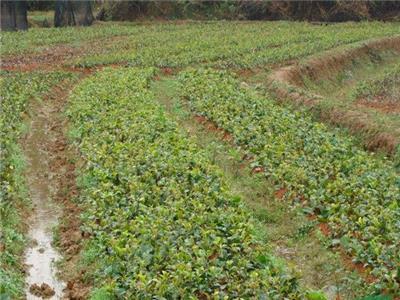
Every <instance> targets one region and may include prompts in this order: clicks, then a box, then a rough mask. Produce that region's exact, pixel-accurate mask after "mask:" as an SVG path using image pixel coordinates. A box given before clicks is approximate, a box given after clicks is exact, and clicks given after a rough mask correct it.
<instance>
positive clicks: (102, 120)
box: [68, 68, 305, 299]
mask: <svg viewBox="0 0 400 300" xmlns="http://www.w3.org/2000/svg"><path fill="white" fill-rule="evenodd" d="M153 74H154V70H153V69H132V68H130V69H125V68H121V69H105V70H103V71H101V72H98V73H96V74H95V75H94V76H91V77H89V78H87V79H84V80H83V81H82V82H81V83H80V84H79V85H78V86H77V87H76V88H75V89H74V91H73V94H72V95H71V98H70V107H69V110H68V116H69V118H70V120H71V123H72V128H71V133H72V135H73V136H74V140H75V143H76V145H77V147H78V149H79V150H80V152H81V155H82V157H83V159H84V162H85V164H84V167H83V168H82V169H81V170H80V172H81V179H80V182H81V198H80V199H81V200H80V201H81V203H82V205H83V206H84V207H85V213H84V217H83V220H84V221H83V222H84V229H85V230H86V231H87V232H88V233H89V234H90V236H91V238H90V240H89V242H88V246H87V247H86V250H85V251H86V253H90V252H91V251H92V252H95V253H98V254H100V255H96V256H95V258H94V259H93V261H92V263H93V264H94V265H95V268H96V272H95V274H96V275H95V281H94V282H95V287H96V288H97V289H95V291H94V295H98V294H99V293H107V295H109V297H116V298H124V299H198V298H208V299H234V298H236V299H238V298H242V299H249V298H255V299H300V298H304V297H305V295H304V293H303V292H302V291H301V289H300V288H299V286H298V282H297V280H296V278H294V277H293V276H291V275H290V274H289V273H288V271H287V270H285V269H283V268H282V267H281V266H279V265H278V263H276V262H275V260H274V258H273V257H272V256H271V255H270V253H269V251H268V250H267V248H266V246H264V245H263V243H261V242H260V241H259V240H258V239H257V238H256V235H255V227H254V222H255V221H254V220H253V219H252V218H251V217H250V215H249V214H248V212H247V211H246V209H245V208H244V207H243V205H242V202H241V200H240V199H239V198H238V197H236V196H234V195H232V194H231V193H230V192H229V191H228V189H227V185H226V184H225V182H224V180H223V179H222V174H221V173H220V171H219V170H218V169H217V168H216V167H214V166H213V165H212V164H211V163H210V162H209V161H208V159H207V158H206V155H205V153H204V152H203V151H202V150H200V149H198V148H197V146H195V145H194V143H193V142H191V140H190V139H189V138H187V137H186V136H185V135H184V134H183V133H182V132H181V131H180V130H179V129H178V126H177V124H176V123H175V122H173V121H171V120H169V119H168V118H167V116H166V114H165V112H164V111H163V109H162V108H161V107H160V105H159V104H157V103H156V101H155V100H154V95H153V94H152V93H151V92H150V90H149V82H150V79H151V78H152V76H153Z"/></svg>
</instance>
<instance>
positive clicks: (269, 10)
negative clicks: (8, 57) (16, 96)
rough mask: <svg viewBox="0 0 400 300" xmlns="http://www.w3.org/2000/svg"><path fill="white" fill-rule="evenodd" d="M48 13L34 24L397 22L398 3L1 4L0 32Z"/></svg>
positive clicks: (184, 0) (59, 0)
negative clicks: (33, 13)
mask: <svg viewBox="0 0 400 300" xmlns="http://www.w3.org/2000/svg"><path fill="white" fill-rule="evenodd" d="M38 10H39V11H40V10H42V11H46V10H47V11H52V10H54V14H53V16H54V17H53V16H52V17H51V19H50V20H48V19H47V18H46V19H44V20H42V21H41V22H40V23H39V24H36V26H52V25H54V26H56V27H61V26H75V25H82V26H88V25H91V24H92V22H93V20H94V19H97V20H101V21H111V20H112V21H134V20H144V19H150V20H151V19H160V20H174V19H195V20H218V19H226V20H296V21H312V22H343V21H360V20H386V21H400V1H379V0H370V1H344V0H332V1H313V0H308V1H271V0H270V1H265V0H264V1H262V0H238V1H232V0H223V1H202V0H177V1H165V0H161V1H148V0H139V1H126V0H124V1H122V0H93V1H91V0H52V1H41V0H30V1H22V0H18V1H17V0H14V1H4V0H3V1H1V29H2V30H26V29H28V25H33V24H34V23H32V22H31V23H29V22H28V18H27V11H38Z"/></svg>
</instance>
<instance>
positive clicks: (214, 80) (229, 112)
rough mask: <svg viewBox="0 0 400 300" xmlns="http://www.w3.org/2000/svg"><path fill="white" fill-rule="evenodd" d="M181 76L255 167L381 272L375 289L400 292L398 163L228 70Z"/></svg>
mask: <svg viewBox="0 0 400 300" xmlns="http://www.w3.org/2000/svg"><path fill="white" fill-rule="evenodd" d="M179 78H180V83H181V89H180V91H181V97H182V99H183V100H185V101H188V104H189V106H190V109H191V110H192V111H193V112H194V113H195V114H197V115H201V116H204V117H206V118H207V119H209V120H211V121H213V122H215V124H216V125H217V126H219V127H220V128H222V129H224V130H226V131H227V132H229V133H230V134H231V136H232V137H233V139H234V142H235V143H236V145H237V146H238V147H240V148H241V149H243V150H244V151H246V152H247V153H248V155H249V156H251V157H254V159H253V161H252V166H253V167H254V168H257V170H262V172H263V173H264V175H265V176H266V177H268V178H269V179H272V181H274V182H275V183H276V188H277V189H280V188H284V189H286V190H287V192H286V194H287V195H288V198H289V199H292V201H295V202H300V203H301V204H302V205H303V206H305V207H306V209H307V210H308V211H309V213H311V214H313V215H316V216H318V219H319V221H320V222H324V223H327V224H328V225H329V233H327V234H329V236H330V237H331V238H333V239H335V241H336V240H337V239H340V245H341V247H343V248H344V249H345V251H346V252H347V253H349V254H351V255H352V256H353V257H354V262H355V263H361V264H362V265H363V266H364V267H365V270H366V272H369V273H370V274H371V275H372V276H374V277H376V278H377V281H376V282H375V284H372V285H371V289H372V290H373V289H377V290H386V291H391V292H393V293H397V292H398V291H399V282H400V278H399V277H398V275H399V274H398V271H397V268H398V265H399V263H400V256H399V253H400V252H399V251H398V249H399V245H400V230H399V219H400V205H399V204H400V181H399V176H398V173H397V172H396V170H395V168H394V166H393V163H392V162H390V161H388V160H386V159H384V158H383V159H381V158H378V157H376V156H374V155H373V154H370V153H367V152H365V151H363V150H361V149H359V148H358V147H357V146H355V143H354V141H353V140H352V139H351V138H349V137H347V136H344V135H343V134H340V132H338V131H331V130H328V129H327V128H326V127H325V126H324V125H323V124H320V123H316V122H313V121H312V119H311V118H310V117H309V116H308V115H306V114H304V113H301V112H292V111H290V110H288V109H287V108H284V107H281V106H278V105H276V104H275V103H274V102H273V101H271V100H269V99H265V98H262V97H260V96H259V95H257V94H256V93H255V92H253V91H251V90H250V89H244V88H242V87H240V84H239V82H238V81H237V80H236V79H235V78H234V77H233V76H232V75H230V74H229V73H228V72H225V71H216V70H211V69H198V70H189V71H187V72H184V73H182V74H181V75H180V76H179Z"/></svg>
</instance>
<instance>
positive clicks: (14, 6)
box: [1, 1, 28, 31]
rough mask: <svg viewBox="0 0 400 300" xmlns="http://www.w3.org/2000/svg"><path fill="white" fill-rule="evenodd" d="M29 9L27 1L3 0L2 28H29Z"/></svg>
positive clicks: (10, 29)
mask: <svg viewBox="0 0 400 300" xmlns="http://www.w3.org/2000/svg"><path fill="white" fill-rule="evenodd" d="M27 11H28V5H27V3H26V1H1V30H4V31H15V30H27V29H28V18H27Z"/></svg>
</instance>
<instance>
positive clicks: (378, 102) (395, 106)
mask: <svg viewBox="0 0 400 300" xmlns="http://www.w3.org/2000/svg"><path fill="white" fill-rule="evenodd" d="M357 105H359V106H362V107H368V108H371V109H374V110H377V111H380V112H383V113H385V114H400V102H395V101H387V100H386V99H381V98H377V99H374V100H373V101H371V100H364V99H360V100H358V101H357Z"/></svg>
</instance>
